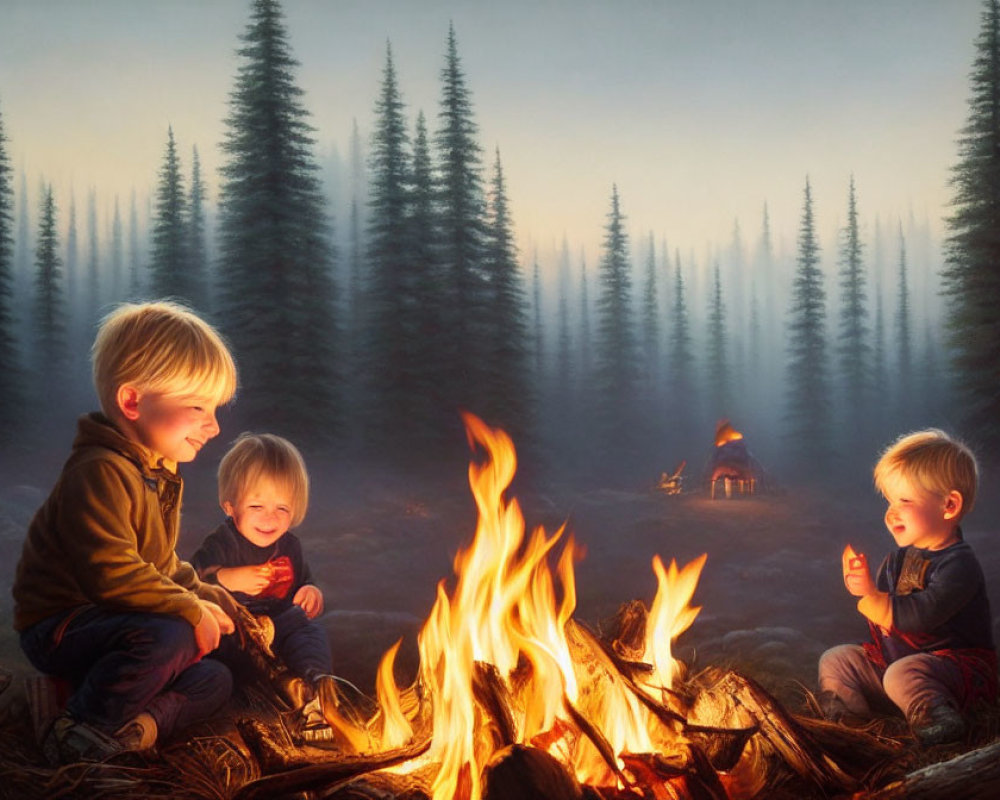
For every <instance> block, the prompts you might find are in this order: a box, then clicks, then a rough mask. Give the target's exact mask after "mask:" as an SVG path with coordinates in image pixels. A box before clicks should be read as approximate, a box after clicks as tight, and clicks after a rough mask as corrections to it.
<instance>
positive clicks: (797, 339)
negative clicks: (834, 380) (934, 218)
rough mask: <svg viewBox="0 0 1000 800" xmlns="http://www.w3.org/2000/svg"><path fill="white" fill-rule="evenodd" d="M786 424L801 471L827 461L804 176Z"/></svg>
mask: <svg viewBox="0 0 1000 800" xmlns="http://www.w3.org/2000/svg"><path fill="white" fill-rule="evenodd" d="M786 338H787V341H788V380H787V385H788V427H787V431H786V432H787V434H788V435H789V437H790V441H791V443H792V450H793V453H794V455H795V456H796V457H797V458H798V460H799V462H800V464H799V466H801V467H804V468H805V473H804V474H806V475H812V474H813V473H814V472H816V471H818V470H820V469H825V468H827V467H828V466H829V463H828V458H829V455H830V439H829V437H830V425H829V422H830V394H829V371H828V366H827V345H826V290H825V289H824V288H823V271H822V267H821V264H820V255H819V243H818V242H817V239H816V224H815V220H814V218H813V204H812V189H811V187H810V185H809V180H808V178H807V179H806V187H805V198H804V201H803V206H802V222H801V224H800V226H799V241H798V255H797V256H796V261H795V276H794V278H793V281H792V299H791V307H790V309H789V314H788V334H787V337H786Z"/></svg>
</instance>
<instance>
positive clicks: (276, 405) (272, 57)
mask: <svg viewBox="0 0 1000 800" xmlns="http://www.w3.org/2000/svg"><path fill="white" fill-rule="evenodd" d="M241 41H242V46H241V47H240V48H239V50H238V51H237V52H238V55H239V58H240V66H239V69H238V72H237V75H236V79H235V86H234V88H233V90H232V93H231V94H230V104H229V115H228V117H227V119H226V125H227V131H226V137H225V140H224V141H223V143H222V149H223V152H224V153H225V155H226V157H227V158H226V162H225V164H224V165H223V167H222V169H221V174H222V183H221V189H220V196H219V201H220V219H219V223H220V224H219V241H220V259H219V269H218V275H219V285H218V294H217V296H218V304H217V305H218V308H219V322H220V324H221V326H222V328H223V331H224V332H225V333H226V334H227V335H228V337H229V339H230V341H231V342H232V344H233V345H234V347H235V351H236V358H237V361H238V363H239V365H240V378H241V382H242V386H243V387H244V389H245V391H244V392H243V393H242V395H241V399H240V402H239V403H238V404H237V406H236V413H237V414H238V415H239V416H240V417H241V419H242V421H243V422H244V424H249V425H251V426H254V427H258V426H267V427H268V429H270V430H275V431H278V432H287V433H289V434H290V435H298V436H299V437H302V436H309V437H310V438H311V440H312V441H315V440H316V439H317V437H319V438H320V439H322V438H323V437H324V435H325V434H329V433H330V432H331V431H332V426H333V424H334V423H335V421H336V419H337V417H338V414H337V408H336V406H335V373H334V352H335V350H334V348H335V338H336V333H337V331H336V326H335V322H334V308H335V306H334V300H335V298H334V284H333V274H332V251H331V246H330V242H329V240H328V235H327V233H328V221H327V215H326V213H325V209H324V201H323V197H322V193H321V191H320V184H319V177H318V172H319V168H318V164H317V162H316V160H315V157H314V155H313V148H314V142H313V139H312V128H311V126H310V125H309V122H308V114H307V112H306V110H305V109H304V108H303V106H302V102H301V98H302V90H301V89H300V88H298V86H297V85H296V84H295V82H294V79H293V74H292V73H293V71H294V69H295V67H296V66H297V62H296V61H295V60H294V58H293V57H292V55H291V52H290V49H289V46H288V42H287V38H286V32H285V25H284V19H283V15H282V11H281V8H280V5H279V3H278V2H277V0H254V3H253V7H252V11H251V19H250V22H249V24H248V25H247V28H246V30H245V32H244V33H243V35H242V37H241ZM289 398H294V401H293V402H289Z"/></svg>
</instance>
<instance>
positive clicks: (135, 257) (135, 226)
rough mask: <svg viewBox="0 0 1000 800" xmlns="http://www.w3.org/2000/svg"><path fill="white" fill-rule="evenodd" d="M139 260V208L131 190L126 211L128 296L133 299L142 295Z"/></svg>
mask: <svg viewBox="0 0 1000 800" xmlns="http://www.w3.org/2000/svg"><path fill="white" fill-rule="evenodd" d="M141 258H142V257H141V256H140V255H139V208H138V206H137V205H136V200H135V189H133V190H132V194H131V197H130V200H129V209H128V296H129V297H130V298H133V299H134V298H137V297H139V295H140V294H141V293H142V261H141Z"/></svg>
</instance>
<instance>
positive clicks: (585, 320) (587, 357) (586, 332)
mask: <svg viewBox="0 0 1000 800" xmlns="http://www.w3.org/2000/svg"><path fill="white" fill-rule="evenodd" d="M590 313H591V311H590V291H589V286H588V281H587V256H586V254H585V253H584V252H583V248H581V249H580V346H579V351H580V375H579V379H580V381H582V382H584V383H586V382H587V381H589V380H590V371H591V369H592V368H593V363H592V361H593V359H592V357H591V338H592V337H591V333H590Z"/></svg>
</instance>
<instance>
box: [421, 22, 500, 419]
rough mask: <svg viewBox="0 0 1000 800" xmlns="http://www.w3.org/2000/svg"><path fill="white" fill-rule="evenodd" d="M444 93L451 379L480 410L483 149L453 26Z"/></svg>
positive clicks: (442, 204)
mask: <svg viewBox="0 0 1000 800" xmlns="http://www.w3.org/2000/svg"><path fill="white" fill-rule="evenodd" d="M441 82H442V94H441V107H440V111H439V112H438V125H439V127H438V130H437V134H436V136H435V139H434V142H435V145H436V149H437V154H438V158H437V166H438V230H439V235H440V240H439V246H440V251H439V253H440V256H439V257H440V261H441V267H442V271H443V274H444V277H445V280H446V281H447V289H448V292H449V302H448V304H447V306H446V310H447V311H448V313H449V317H450V319H449V321H448V325H447V327H448V329H449V331H450V333H451V336H450V339H449V347H448V352H449V356H450V357H449V364H450V367H451V369H450V371H449V380H448V382H447V383H448V386H447V387H446V391H448V393H449V396H450V397H451V399H452V402H453V403H454V405H455V406H456V407H457V406H460V405H464V406H466V407H468V408H470V409H471V410H473V411H474V410H475V409H476V407H477V406H478V404H479V402H480V399H481V391H482V388H483V383H482V380H481V375H482V370H483V363H484V362H483V358H482V353H481V351H480V349H479V345H481V344H482V343H483V340H484V336H483V330H482V326H481V323H482V321H483V318H484V313H483V311H484V304H485V302H486V294H487V293H486V287H485V281H484V278H483V273H482V258H483V245H484V239H485V235H486V234H485V224H484V194H483V178H482V171H483V168H482V150H481V148H480V146H479V143H478V141H477V140H476V136H477V134H478V128H477V125H476V123H475V120H474V118H473V112H472V95H471V92H470V91H469V89H468V87H467V86H466V82H465V74H464V72H463V71H462V65H461V62H460V60H459V57H458V44H457V41H456V38H455V27H454V25H449V27H448V43H447V51H446V55H445V65H444V67H443V68H442V70H441Z"/></svg>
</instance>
